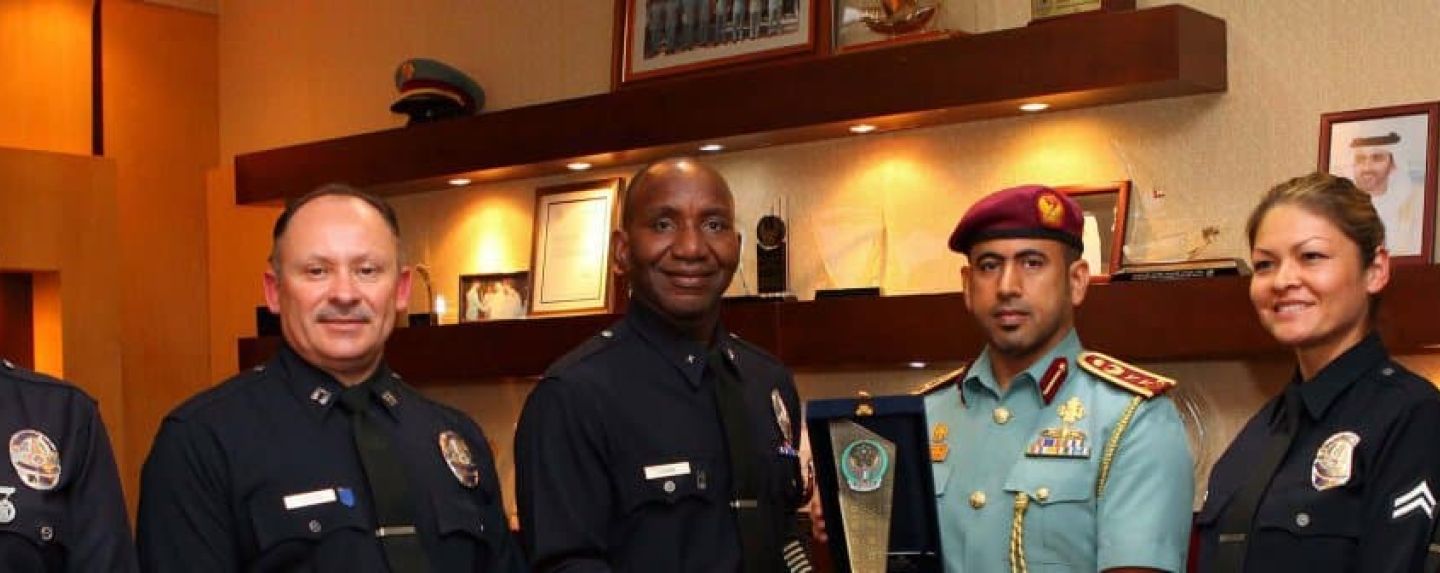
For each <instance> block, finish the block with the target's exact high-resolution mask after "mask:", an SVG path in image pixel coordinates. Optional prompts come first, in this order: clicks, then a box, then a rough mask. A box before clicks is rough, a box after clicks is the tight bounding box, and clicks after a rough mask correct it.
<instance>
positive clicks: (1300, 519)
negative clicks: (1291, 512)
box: [1295, 511, 1310, 527]
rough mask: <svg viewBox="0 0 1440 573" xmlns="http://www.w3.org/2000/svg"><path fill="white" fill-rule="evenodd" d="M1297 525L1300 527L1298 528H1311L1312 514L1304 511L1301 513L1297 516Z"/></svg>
mask: <svg viewBox="0 0 1440 573" xmlns="http://www.w3.org/2000/svg"><path fill="white" fill-rule="evenodd" d="M1295 525H1298V526H1300V527H1309V526H1310V514H1308V513H1305V512H1303V511H1302V512H1300V513H1297V514H1295Z"/></svg>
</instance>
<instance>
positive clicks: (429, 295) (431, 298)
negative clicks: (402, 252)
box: [406, 263, 440, 326]
mask: <svg viewBox="0 0 1440 573" xmlns="http://www.w3.org/2000/svg"><path fill="white" fill-rule="evenodd" d="M410 270H411V272H412V273H414V275H415V276H417V277H419V278H420V284H422V285H424V286H425V301H426V302H425V304H428V305H430V311H429V312H412V313H410V315H409V317H407V320H406V324H408V325H410V326H438V325H439V324H440V313H439V312H437V310H438V309H437V308H436V304H435V303H436V302H438V301H437V300H436V299H435V286H434V284H433V283H431V282H430V266H429V265H427V264H425V263H415V266H413V267H410Z"/></svg>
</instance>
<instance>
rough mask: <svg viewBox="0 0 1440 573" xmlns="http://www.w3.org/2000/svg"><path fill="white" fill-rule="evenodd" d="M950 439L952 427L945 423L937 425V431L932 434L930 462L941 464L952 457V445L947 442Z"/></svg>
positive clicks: (932, 431)
mask: <svg viewBox="0 0 1440 573" xmlns="http://www.w3.org/2000/svg"><path fill="white" fill-rule="evenodd" d="M949 437H950V426H946V425H945V422H940V423H938V424H935V429H934V430H931V432H930V461H931V462H932V463H937V464H938V463H940V462H943V461H945V458H947V457H949V456H950V444H949V443H946V440H947V439H949Z"/></svg>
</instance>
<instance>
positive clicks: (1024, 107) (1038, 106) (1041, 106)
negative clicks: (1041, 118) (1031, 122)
mask: <svg viewBox="0 0 1440 573" xmlns="http://www.w3.org/2000/svg"><path fill="white" fill-rule="evenodd" d="M1047 109H1050V104H1048V103H1040V102H1038V101H1032V102H1030V103H1027V104H1021V105H1020V111H1028V112H1032V113H1033V112H1037V111H1045V110H1047Z"/></svg>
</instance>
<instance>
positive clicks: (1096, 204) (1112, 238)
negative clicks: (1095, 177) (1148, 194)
mask: <svg viewBox="0 0 1440 573" xmlns="http://www.w3.org/2000/svg"><path fill="white" fill-rule="evenodd" d="M1055 190H1056V191H1059V192H1061V193H1064V194H1066V195H1068V196H1069V197H1070V198H1071V199H1074V200H1075V202H1076V203H1078V204H1079V205H1080V210H1081V211H1083V212H1084V215H1085V231H1084V233H1083V235H1082V237H1083V238H1084V242H1085V254H1084V257H1085V260H1086V261H1088V262H1089V263H1090V277H1091V280H1092V282H1096V283H1105V282H1109V280H1110V275H1113V274H1115V273H1116V272H1119V271H1120V265H1121V264H1122V263H1123V262H1124V258H1125V227H1126V222H1127V221H1128V220H1129V218H1130V182H1129V181H1116V182H1114V183H1106V184H1103V185H1072V186H1068V187H1056V188H1055Z"/></svg>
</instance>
